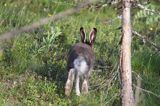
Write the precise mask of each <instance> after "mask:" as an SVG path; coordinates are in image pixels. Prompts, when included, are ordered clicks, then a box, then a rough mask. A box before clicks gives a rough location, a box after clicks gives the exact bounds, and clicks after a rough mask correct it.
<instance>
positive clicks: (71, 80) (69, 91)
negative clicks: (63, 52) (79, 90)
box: [65, 69, 75, 96]
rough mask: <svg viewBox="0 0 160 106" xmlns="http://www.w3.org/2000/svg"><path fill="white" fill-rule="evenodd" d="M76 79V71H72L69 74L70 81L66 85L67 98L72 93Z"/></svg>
mask: <svg viewBox="0 0 160 106" xmlns="http://www.w3.org/2000/svg"><path fill="white" fill-rule="evenodd" d="M74 77H75V69H70V70H69V73H68V79H67V82H66V85H65V95H66V96H69V95H70V93H71V91H72V87H73V81H74Z"/></svg>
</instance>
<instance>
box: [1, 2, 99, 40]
mask: <svg viewBox="0 0 160 106" xmlns="http://www.w3.org/2000/svg"><path fill="white" fill-rule="evenodd" d="M95 1H96V0H86V1H85V2H84V3H80V4H79V5H77V6H76V7H74V8H71V9H68V10H66V11H63V12H60V13H58V14H56V15H53V16H51V17H47V18H43V19H41V20H39V21H37V22H35V23H32V24H30V25H27V26H24V27H21V28H19V29H14V30H12V31H9V32H6V33H4V34H2V35H0V41H2V40H9V39H11V38H13V37H14V36H17V35H18V34H20V33H22V32H30V31H33V30H35V29H36V28H38V27H40V26H42V25H45V24H48V23H49V22H52V21H56V20H59V19H61V18H63V17H66V16H69V15H72V14H74V13H78V12H79V11H80V10H81V9H82V8H85V7H87V6H88V5H90V4H91V3H93V2H95Z"/></svg>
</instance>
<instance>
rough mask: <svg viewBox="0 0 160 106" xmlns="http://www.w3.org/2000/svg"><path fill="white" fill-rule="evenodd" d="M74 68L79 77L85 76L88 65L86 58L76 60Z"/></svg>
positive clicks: (80, 57)
mask: <svg viewBox="0 0 160 106" xmlns="http://www.w3.org/2000/svg"><path fill="white" fill-rule="evenodd" d="M74 68H75V69H76V70H77V71H78V74H79V75H82V74H85V73H86V72H87V70H88V65H87V62H86V61H85V59H84V57H82V56H79V57H78V58H77V59H75V60H74Z"/></svg>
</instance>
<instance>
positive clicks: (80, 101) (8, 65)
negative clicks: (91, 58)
mask: <svg viewBox="0 0 160 106" xmlns="http://www.w3.org/2000/svg"><path fill="white" fill-rule="evenodd" d="M77 1H78V0H68V1H67V2H66V1H65V0H1V2H0V34H3V33H4V32H6V31H9V30H12V29H14V28H20V27H22V26H24V25H28V24H30V23H33V22H36V21H38V20H39V19H41V18H44V17H49V16H51V15H54V14H56V13H58V12H60V11H63V10H66V9H68V8H71V7H73V6H75V5H76V4H78V2H77ZM80 1H83V0H80ZM103 3H105V2H102V4H103ZM159 5H160V4H159V3H158V2H156V0H155V1H154V2H150V4H147V5H146V7H147V8H151V9H155V10H157V11H158V10H160V7H159ZM117 8H118V6H117V5H114V6H112V5H109V4H105V5H103V6H100V7H97V6H96V5H95V4H93V5H92V6H90V7H88V8H87V9H82V10H81V11H80V12H79V13H77V14H73V15H72V16H69V17H64V18H63V19H61V20H58V21H56V22H50V23H49V24H47V25H44V26H42V27H40V28H38V29H36V30H34V31H32V32H29V33H25V32H24V33H22V34H20V35H19V36H16V37H15V38H14V39H12V40H9V41H7V42H5V41H4V42H0V47H1V48H3V50H0V92H1V93H0V104H1V105H2V106H8V105H9V106H10V105H11V106H12V105H13V106H19V105H20V106H21V105H29V106H32V105H33V106H34V105H38V106H39V105H40V106H47V105H48V106H52V105H53V106H68V105H71V106H72V105H73V106H77V105H82V106H111V105H113V106H118V105H120V81H119V73H118V62H119V48H120V46H119V41H120V37H121V36H120V35H121V30H119V29H118V28H119V27H120V26H121V20H120V19H119V18H118V14H119V12H120V10H119V9H117ZM148 15H149V16H148ZM132 18H133V19H132V20H133V22H132V23H133V29H134V30H136V31H138V32H140V33H141V34H144V35H145V36H146V37H147V38H148V39H149V40H150V41H152V42H154V43H156V44H157V45H160V43H159V42H160V36H159V35H160V23H159V22H160V17H159V15H157V13H156V12H155V13H154V14H153V13H149V12H148V13H145V12H144V11H142V10H140V9H138V8H135V9H133V13H132ZM158 20H159V21H158ZM81 26H83V27H84V28H85V29H86V30H87V31H86V32H89V31H90V29H91V28H92V27H96V28H97V29H98V34H97V37H96V42H95V45H94V51H95V54H96V64H95V71H94V72H93V73H92V76H91V79H90V93H89V94H88V95H87V96H81V97H77V96H75V93H74V91H73V93H72V96H71V97H70V98H67V97H65V96H64V84H65V81H66V78H67V70H66V61H65V60H66V54H67V52H68V50H69V48H70V47H71V45H73V44H75V43H76V42H79V41H80V36H79V28H80V27H81ZM159 64H160V53H159V52H158V51H157V50H155V48H154V47H153V46H152V45H149V44H147V43H145V42H143V41H142V40H140V39H137V37H136V36H133V42H132V69H133V84H134V85H137V83H136V78H137V75H139V76H140V77H141V78H142V82H141V83H142V85H141V88H143V89H145V90H147V91H149V92H153V93H154V94H156V95H154V94H151V93H149V92H146V91H145V90H142V91H141V94H140V98H141V101H140V103H139V106H159V105H160V102H159V100H160V83H159V82H160V68H159ZM135 89H136V88H135V87H134V90H135ZM157 96H159V97H157Z"/></svg>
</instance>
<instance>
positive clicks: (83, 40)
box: [80, 27, 86, 43]
mask: <svg viewBox="0 0 160 106" xmlns="http://www.w3.org/2000/svg"><path fill="white" fill-rule="evenodd" d="M80 35H81V42H82V43H85V42H86V33H85V32H84V29H83V27H81V28H80Z"/></svg>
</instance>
